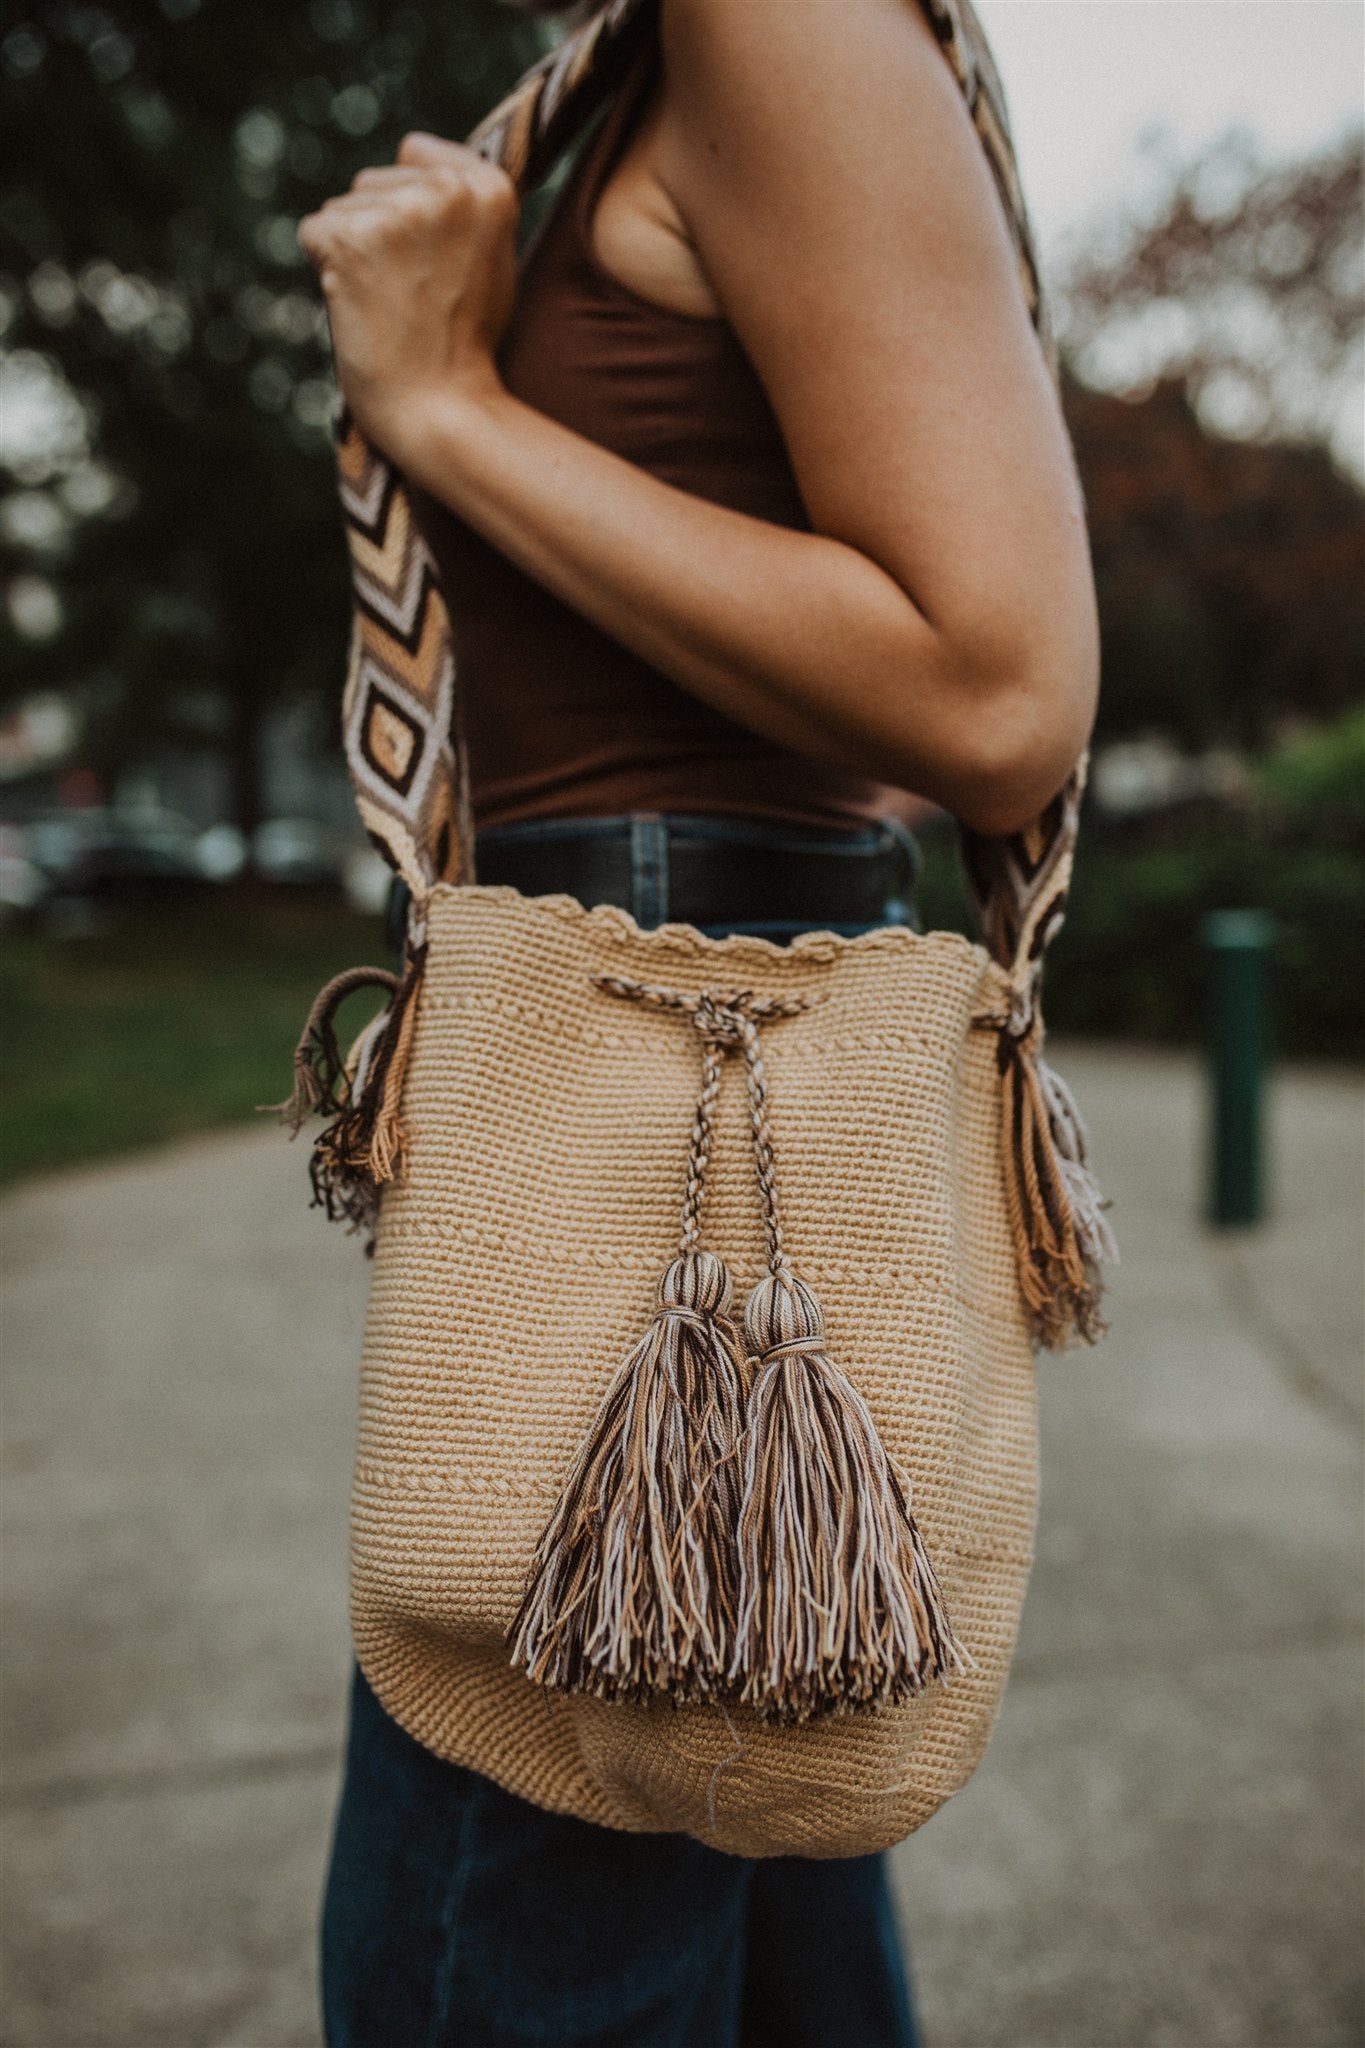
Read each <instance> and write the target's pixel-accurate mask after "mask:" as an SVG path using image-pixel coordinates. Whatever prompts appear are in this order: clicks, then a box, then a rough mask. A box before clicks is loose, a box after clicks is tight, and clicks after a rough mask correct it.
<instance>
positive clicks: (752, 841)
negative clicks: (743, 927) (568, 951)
mask: <svg viewBox="0 0 1365 2048" xmlns="http://www.w3.org/2000/svg"><path fill="white" fill-rule="evenodd" d="M916 867H917V858H916V850H915V844H914V841H913V840H912V839H911V838H910V837H909V835H908V834H906V833H902V832H899V831H897V830H896V829H894V828H893V827H891V826H886V827H883V828H879V829H874V831H873V832H871V833H869V832H866V831H863V832H853V833H839V832H831V833H829V834H828V835H825V834H816V833H813V832H808V831H796V832H793V833H792V834H791V835H790V836H787V835H784V833H783V831H782V828H781V827H780V826H775V827H771V828H765V827H757V826H755V825H754V824H753V823H752V822H751V821H736V822H735V824H734V825H733V826H731V827H729V828H727V821H726V820H724V819H716V820H708V821H706V830H705V831H704V832H702V833H698V832H697V831H696V830H695V829H694V830H692V831H689V830H688V829H687V828H686V827H685V826H680V825H678V824H676V823H675V822H674V821H672V820H670V819H668V818H666V817H665V818H655V817H642V818H638V819H624V818H623V819H621V820H619V821H612V822H611V824H610V825H609V826H605V821H604V825H598V826H596V827H585V828H584V829H582V830H578V829H575V828H574V827H573V826H572V825H571V824H570V823H569V822H568V821H565V823H564V824H563V825H557V826H556V828H555V831H554V833H553V835H552V836H548V837H545V836H541V834H539V833H536V834H533V835H532V834H528V835H526V836H522V835H520V834H519V833H518V831H517V830H516V828H512V829H510V830H504V831H496V830H495V831H492V832H488V833H485V834H482V835H481V836H480V839H479V844H478V878H479V880H480V881H481V882H488V883H499V882H501V883H507V884H510V885H511V887H513V888H514V889H519V890H520V891H521V893H522V895H523V896H548V895H554V894H555V893H557V892H559V891H563V892H565V893H567V894H568V895H571V896H576V897H577V898H578V899H579V901H580V902H581V903H587V904H594V903H614V904H617V905H619V907H620V908H621V909H623V910H630V911H631V912H632V913H633V914H634V915H635V916H636V917H638V918H639V919H640V921H641V922H642V923H646V922H660V921H662V920H663V919H664V918H667V919H669V920H670V921H672V922H674V923H685V924H696V925H721V924H768V923H773V924H794V925H807V926H809V925H868V924H885V923H907V922H913V919H914V901H915V876H916ZM642 897H643V898H645V899H648V900H646V901H645V902H644V903H643V904H642Z"/></svg>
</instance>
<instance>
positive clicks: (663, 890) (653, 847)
mask: <svg viewBox="0 0 1365 2048" xmlns="http://www.w3.org/2000/svg"><path fill="white" fill-rule="evenodd" d="M630 894H631V905H630V909H631V915H632V917H633V918H634V919H635V922H636V924H638V925H639V926H641V928H642V929H643V930H645V931H652V930H653V929H654V927H655V926H656V925H660V924H664V923H666V921H667V918H668V826H667V824H666V823H665V821H664V819H663V817H662V816H661V815H660V814H659V812H658V811H636V812H634V813H632V816H631V820H630Z"/></svg>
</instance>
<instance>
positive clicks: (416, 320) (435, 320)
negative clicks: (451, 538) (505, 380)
mask: <svg viewBox="0 0 1365 2048" xmlns="http://www.w3.org/2000/svg"><path fill="white" fill-rule="evenodd" d="M517 211H518V208H517V196H516V192H515V189H514V188H513V185H512V182H511V180H510V179H509V178H508V177H507V175H506V173H505V172H503V171H500V170H498V169H497V168H496V166H494V165H493V164H490V163H487V162H485V160H484V159H483V158H482V157H480V156H477V155H476V154H475V153H474V151H473V150H470V149H465V148H464V147H462V145H461V144H459V143H456V142H443V141H441V140H440V139H439V138H438V137H437V136H434V135H409V136H407V137H406V138H405V140H404V142H403V144H402V147H401V148H400V149H399V152H398V161H397V163H396V164H394V165H392V166H391V167H386V168H384V169H376V170H367V171H361V172H360V174H359V175H358V177H357V178H356V180H355V182H354V184H353V185H352V187H351V189H350V191H349V192H347V193H344V194H342V196H341V197H340V198H337V199H329V200H328V201H327V203H326V204H325V205H324V206H322V207H320V208H319V210H318V211H317V212H316V213H311V214H309V215H308V216H307V217H306V219H304V220H302V221H300V223H299V243H300V246H301V247H302V248H303V250H304V253H305V254H306V255H307V256H308V257H309V259H310V260H311V262H312V263H313V265H314V267H315V268H316V270H317V273H318V277H319V279H320V281H321V284H322V290H323V295H324V297H325V299H326V301H327V312H328V317H329V319H330V322H331V328H332V348H333V353H334V356H335V359H336V370H337V378H338V381H339V383H340V385H341V389H342V392H343V394H344V396H345V399H346V403H347V405H348V406H349V408H350V410H351V412H352V413H353V414H354V415H355V418H356V421H357V423H358V424H359V426H360V427H361V428H362V430H363V431H364V432H365V433H366V434H367V435H368V436H369V438H370V440H372V441H373V442H374V443H375V445H376V446H377V447H379V448H382V449H383V450H384V452H385V453H386V454H388V455H390V456H392V457H393V458H394V459H395V460H399V461H401V448H402V444H403V441H404V439H405V437H406V435H407V434H408V433H410V432H412V431H414V430H419V429H418V422H419V420H420V418H421V417H422V415H423V414H424V412H425V410H426V407H427V405H428V402H429V401H430V400H432V399H433V398H436V397H438V396H440V397H441V398H443V399H445V400H448V399H450V398H451V397H458V396H460V395H462V394H463V395H469V396H473V397H478V396H479V395H480V394H482V393H486V392H487V391H488V390H490V389H491V388H493V387H495V386H496V384H497V381H498V377H497V370H496V368H495V365H494V360H493V358H494V353H495V351H496V349H497V345H498V342H499V340H500V339H501V336H502V332H503V329H504V328H505V326H506V324H507V321H508V318H509V316H510V314H511V310H512V300H513V296H514V294H515V291H516V223H517Z"/></svg>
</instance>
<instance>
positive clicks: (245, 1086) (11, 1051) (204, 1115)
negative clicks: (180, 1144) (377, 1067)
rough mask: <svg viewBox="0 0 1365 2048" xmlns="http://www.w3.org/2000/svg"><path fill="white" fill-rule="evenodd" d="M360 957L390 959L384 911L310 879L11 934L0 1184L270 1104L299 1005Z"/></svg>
mask: <svg viewBox="0 0 1365 2048" xmlns="http://www.w3.org/2000/svg"><path fill="white" fill-rule="evenodd" d="M361 962H364V963H367V964H373V965H376V966H384V965H387V964H388V962H387V960H386V956H385V949H384V943H383V939H382V936H381V934H380V931H379V927H378V921H377V920H376V919H374V918H362V917H358V916H356V915H354V914H353V913H351V912H349V911H347V910H345V909H343V908H341V907H340V906H339V905H337V904H335V903H333V902H329V901H325V900H324V901H320V900H319V899H317V898H315V897H313V896H311V895H308V894H305V893H303V892H300V893H298V894H293V893H285V892H271V893H266V892H259V893H257V892H250V891H240V892H238V891H223V892H221V893H215V894H214V895H212V896H209V897H208V898H206V899H205V900H203V901H201V902H198V903H194V904H180V905H177V906H176V907H174V908H173V909H167V910H163V911H161V912H157V913H152V912H144V913H141V914H139V915H136V916H133V915H129V916H128V917H127V918H125V919H123V920H121V921H120V922H118V923H117V924H114V925H111V926H110V928H109V929H107V930H104V931H99V932H94V933H91V934H89V935H86V936H81V937H76V936H72V937H56V936H53V935H51V934H47V933H41V932H37V931H25V930H16V929H13V928H11V929H10V930H8V931H6V933H5V934H4V938H3V941H2V942H0V1098H2V1099H3V1113H0V1182H5V1181H13V1180H16V1179H18V1178H20V1177H21V1176H23V1175H25V1174H30V1173H35V1172H44V1171H47V1170H48V1169H50V1168H53V1167H59V1166H69V1165H74V1164H76V1163H77V1162H79V1161H82V1160H88V1159H98V1158H102V1157H106V1156H108V1155H109V1154H111V1153H118V1152H127V1151H132V1150H136V1149H138V1148H140V1147H143V1146H148V1145H156V1144H161V1143H163V1142H164V1141H165V1140H166V1139H169V1138H176V1137H180V1136H182V1135H184V1134H185V1133H187V1132H191V1131H199V1130H204V1129H207V1128H209V1127H211V1126H214V1125H218V1124H227V1123H232V1122H235V1121H238V1120H241V1119H245V1118H249V1117H251V1115H252V1114H253V1112H254V1110H255V1107H256V1105H257V1104H258V1103H261V1102H277V1101H278V1100H279V1099H280V1098H281V1097H282V1096H283V1095H285V1094H287V1093H288V1090H289V1086H290V1078H291V1076H290V1055H291V1053H292V1051H293V1047H294V1042H295V1040H296V1039H297V1037H298V1034H299V1030H300V1028H301V1026H302V1023H303V1020H304V1018H305V1016H306V1015H307V1011H308V1005H309V1004H310V1002H311V1001H312V999H313V997H314V995H315V994H316V993H317V990H318V989H319V988H320V986H321V985H322V983H323V982H324V981H326V980H327V979H328V978H329V977H330V976H331V975H333V974H335V973H337V972H339V970H340V969H341V968H343V967H351V966H355V965H357V964H358V963H361ZM367 1001H368V1002H369V1003H370V1008H371V1009H373V1007H374V1003H373V1000H372V999H370V998H368V997H363V998H358V999H357V1000H356V1002H355V1004H354V1006H353V1014H354V1018H355V1021H356V1026H357V1028H358V1026H359V1024H360V1023H361V1022H363V1019H364V1015H365V1008H364V1005H365V1003H366V1002H367ZM351 1017H352V1011H351V1010H348V1013H347V1018H346V1023H347V1024H348V1025H349V1024H350V1022H351ZM264 1121H265V1120H264V1119H262V1122H264Z"/></svg>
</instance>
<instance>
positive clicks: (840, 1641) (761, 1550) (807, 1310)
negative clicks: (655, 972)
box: [730, 1015, 970, 1722]
mask: <svg viewBox="0 0 1365 2048" xmlns="http://www.w3.org/2000/svg"><path fill="white" fill-rule="evenodd" d="M740 1033H741V1042H742V1046H743V1050H744V1054H745V1063H746V1074H747V1080H748V1090H749V1110H750V1122H751V1125H752V1130H753V1140H754V1160H755V1166H756V1169H757V1174H758V1184H759V1194H760V1199H761V1202H762V1207H763V1223H764V1232H765V1236H766V1239H767V1247H768V1266H769V1270H768V1273H767V1274H766V1276H765V1277H764V1278H763V1279H762V1280H760V1281H759V1282H758V1284H757V1286H756V1287H755V1288H754V1290H753V1292H752V1293H751V1294H750V1296H749V1300H748V1305H747V1307H746V1310H745V1317H744V1322H745V1330H746V1334H747V1337H748V1341H749V1345H750V1349H751V1351H752V1353H753V1357H754V1362H753V1367H752V1369H753V1371H754V1374H755V1378H754V1382H753V1387H752V1391H751V1393H750V1396H749V1432H748V1437H747V1440H746V1446H745V1455H744V1490H743V1499H742V1504H741V1508H740V1517H739V1528H738V1542H739V1571H740V1600H739V1626H738V1631H737V1639H736V1644H735V1651H734V1656H733V1659H732V1662H731V1671H730V1677H731V1680H732V1682H733V1683H734V1684H735V1685H736V1686H737V1688H738V1691H739V1697H740V1699H741V1700H742V1701H743V1702H744V1703H745V1704H746V1705H747V1706H750V1707H752V1708H753V1709H754V1710H755V1711H756V1712H757V1713H758V1714H760V1715H761V1716H762V1717H763V1718H764V1719H767V1720H774V1721H787V1722H790V1721H809V1720H812V1719H814V1718H816V1717H819V1716H824V1715H827V1714H831V1713H846V1712H852V1711H856V1710H860V1709H873V1708H877V1707H882V1706H885V1705H888V1704H890V1703H893V1702H896V1701H900V1700H905V1699H910V1698H913V1697H914V1696H915V1695H916V1694H918V1693H920V1692H922V1691H923V1690H924V1688H925V1686H926V1685H927V1684H928V1683H929V1682H930V1681H931V1680H933V1679H936V1678H947V1677H949V1676H950V1675H951V1674H953V1673H954V1672H961V1671H964V1670H967V1669H969V1668H970V1659H969V1658H968V1657H967V1655H966V1652H965V1651H964V1650H963V1648H962V1646H961V1645H960V1644H959V1642H958V1641H957V1639H956V1637H955V1636H954V1634H953V1630H952V1625H951V1623H950V1621H949V1619H948V1615H947V1612H946V1609H945V1607H944V1604H943V1595H942V1592H941V1590H940V1587H939V1583H938V1579H937V1577H936V1575H935V1572H934V1568H933V1564H932V1562H931V1561H930V1558H929V1554H928V1551H927V1550H926V1548H925V1545H924V1540H923V1537H922V1536H921V1534H920V1531H919V1527H918V1525H917V1523H916V1521H915V1517H914V1515H913V1513H912V1511H911V1491H910V1482H909V1479H908V1477H907V1475H906V1474H905V1473H903V1472H901V1471H900V1470H899V1469H898V1468H897V1467H896V1466H895V1465H894V1464H893V1463H892V1461H891V1459H890V1458H889V1457H888V1455H887V1452H886V1448H885V1446H884V1444H883V1443H882V1441H881V1438H880V1436H879V1435H878V1432H877V1427H876V1424H875V1423H874V1421H873V1419H872V1416H871V1413H870V1412H869V1410H868V1407H867V1403H866V1402H865V1401H864V1400H863V1397H862V1395H861V1394H860V1393H859V1392H858V1390H857V1388H856V1387H855V1386H854V1385H853V1383H852V1381H851V1380H850V1379H849V1378H848V1375H847V1374H846V1373H845V1372H843V1371H842V1370H841V1368H840V1367H839V1366H837V1365H836V1364H835V1363H834V1362H833V1360H832V1359H831V1358H830V1356H829V1352H828V1349H827V1345H826V1339H825V1332H824V1324H823V1319H822V1316H821V1313H820V1308H819V1305H818V1303H817V1301H816V1299H815V1296H814V1295H813V1294H812V1293H811V1291H810V1289H809V1288H808V1287H807V1286H806V1285H805V1284H804V1282H803V1281H801V1280H799V1279H798V1278H797V1276H796V1274H795V1273H794V1272H793V1270H792V1267H791V1262H790V1260H789V1259H788V1257H787V1254H786V1252H785V1250H784V1249H783V1245H782V1233H781V1225H780V1221H779V1216H778V1208H777V1186H776V1177H775V1169H774V1160H773V1147H772V1137H771V1133H770V1131H769V1127H768V1115H767V1078H766V1074H765V1072H764V1067H763V1058H762V1050H761V1046H760V1043H759V1036H758V1030H757V1026H756V1024H755V1023H754V1020H753V1016H752V1015H746V1016H744V1017H743V1018H742V1020H741V1027H740Z"/></svg>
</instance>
